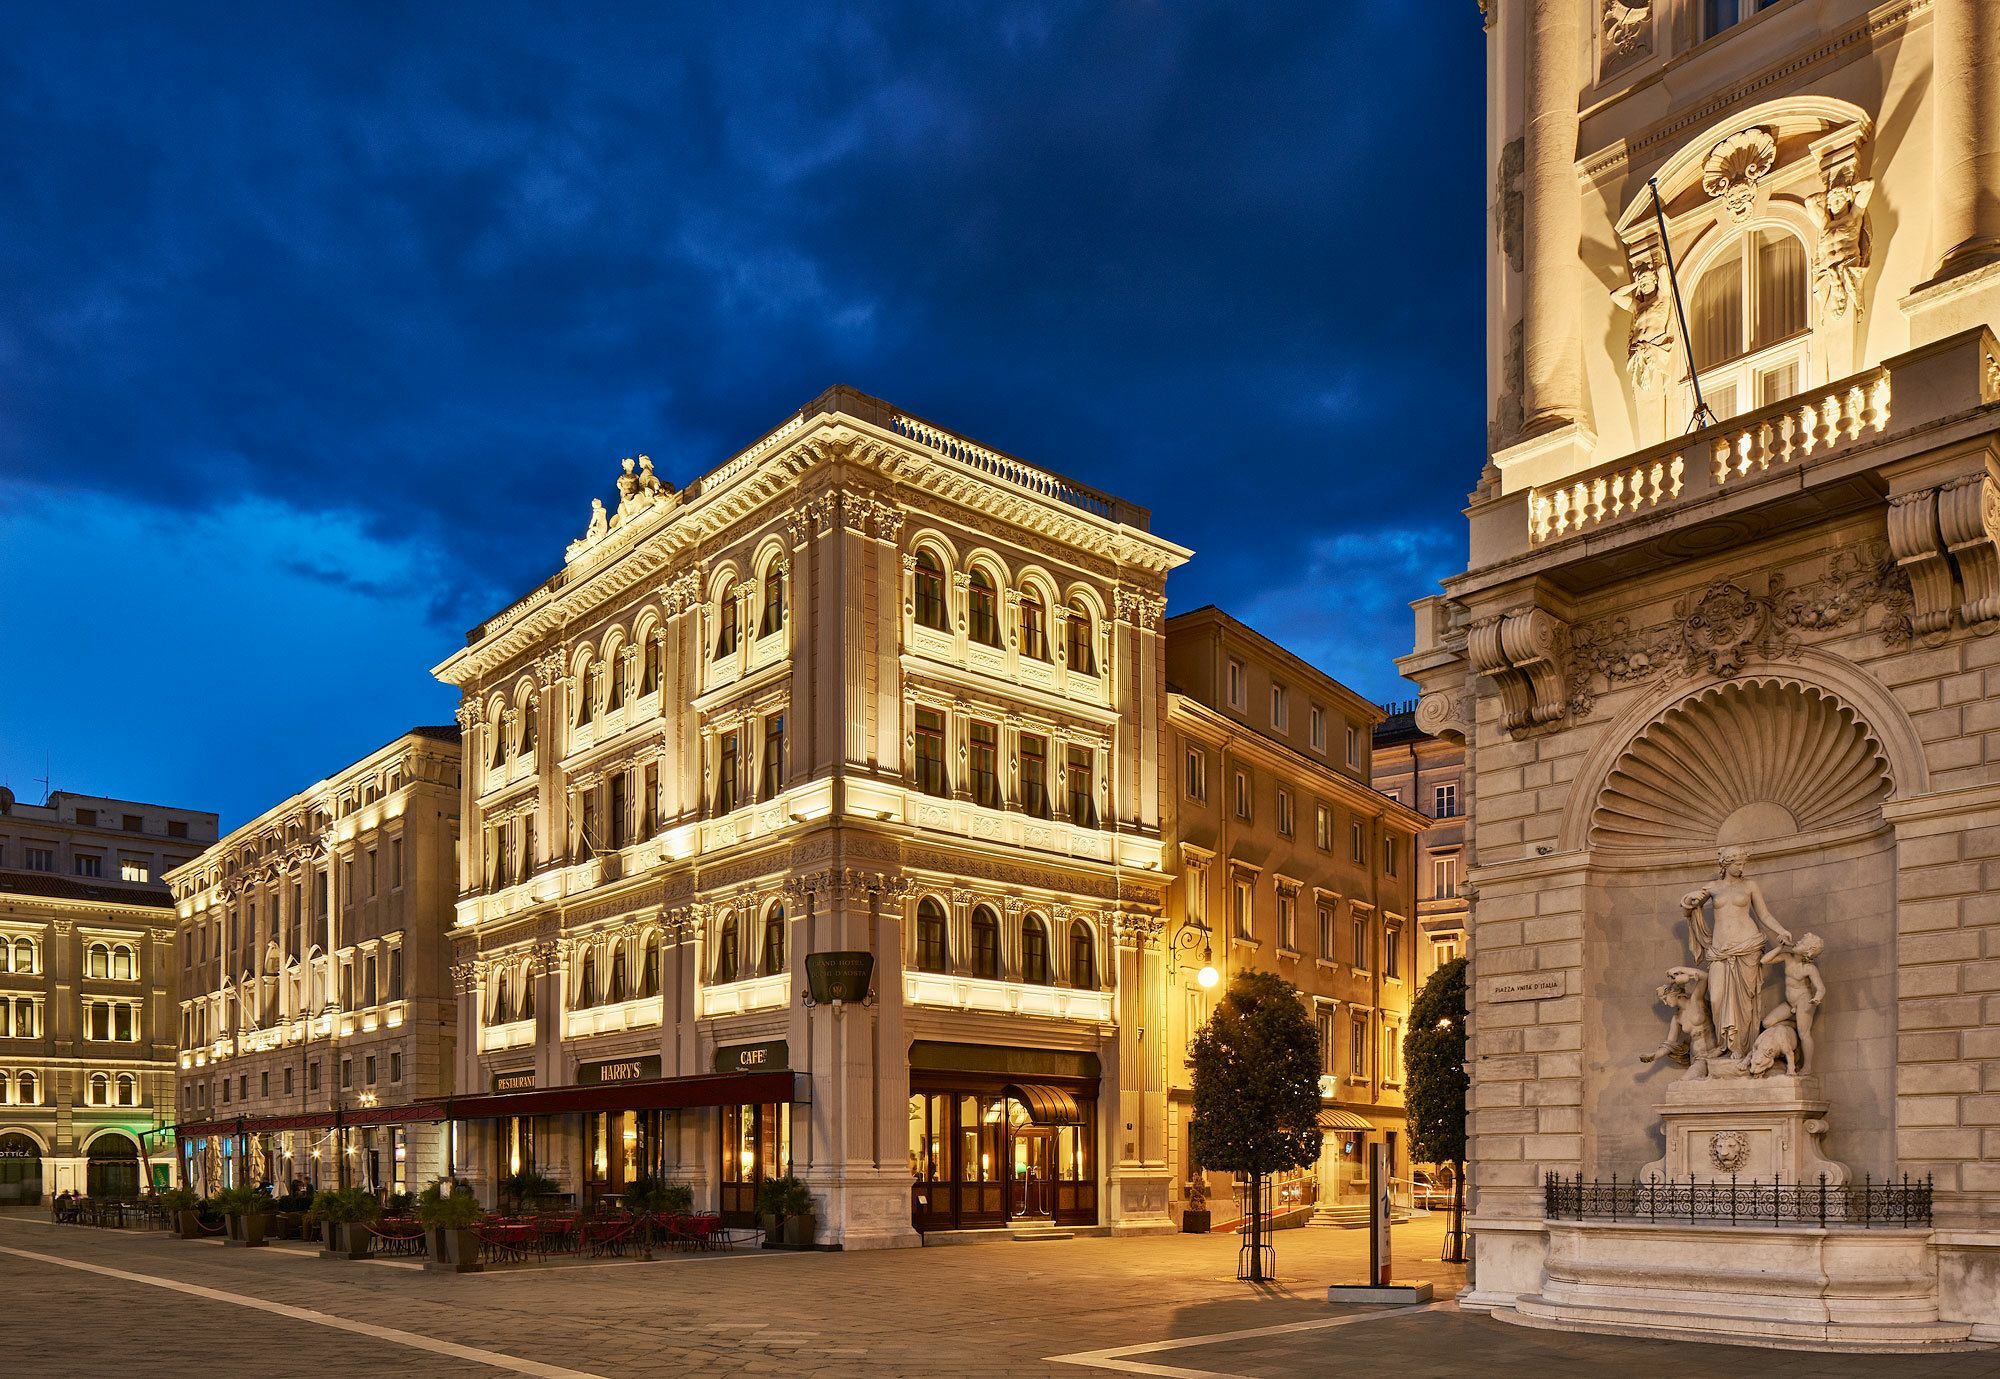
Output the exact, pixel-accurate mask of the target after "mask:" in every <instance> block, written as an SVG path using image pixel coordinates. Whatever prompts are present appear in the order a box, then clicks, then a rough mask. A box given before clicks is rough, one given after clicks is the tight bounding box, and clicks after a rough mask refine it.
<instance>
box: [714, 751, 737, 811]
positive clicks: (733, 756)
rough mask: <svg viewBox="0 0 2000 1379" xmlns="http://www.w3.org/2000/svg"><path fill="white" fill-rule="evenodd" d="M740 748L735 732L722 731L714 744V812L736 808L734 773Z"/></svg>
mask: <svg viewBox="0 0 2000 1379" xmlns="http://www.w3.org/2000/svg"><path fill="white" fill-rule="evenodd" d="M741 757H742V750H741V747H740V745H739V743H738V741H737V737H736V734H735V733H724V734H723V735H722V738H721V740H720V741H719V742H718V743H717V746H716V764H715V812H716V813H717V814H727V813H729V812H730V811H731V810H733V809H735V808H736V773H737V771H738V770H739V769H741V768H740V766H739V762H740V760H741Z"/></svg>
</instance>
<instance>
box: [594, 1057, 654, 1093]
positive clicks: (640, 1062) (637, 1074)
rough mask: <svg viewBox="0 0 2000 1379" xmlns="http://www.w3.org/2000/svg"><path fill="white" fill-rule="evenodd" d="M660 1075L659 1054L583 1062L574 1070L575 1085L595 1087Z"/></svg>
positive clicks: (638, 1080) (642, 1079) (641, 1080)
mask: <svg viewBox="0 0 2000 1379" xmlns="http://www.w3.org/2000/svg"><path fill="white" fill-rule="evenodd" d="M659 1075H660V1056H659V1055H658V1054H651V1055H649V1056H647V1057H645V1058H613V1059H610V1060H608V1061H606V1062H603V1063H584V1064H581V1065H579V1066H578V1068H577V1070H576V1081H577V1085H578V1086H581V1087H595V1086H598V1085H600V1084H602V1083H606V1082H643V1081H645V1080H646V1079H647V1078H649V1077H658V1076H659Z"/></svg>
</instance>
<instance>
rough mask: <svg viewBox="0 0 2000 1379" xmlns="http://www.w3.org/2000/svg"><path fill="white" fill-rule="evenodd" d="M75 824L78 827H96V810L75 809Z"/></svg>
mask: <svg viewBox="0 0 2000 1379" xmlns="http://www.w3.org/2000/svg"><path fill="white" fill-rule="evenodd" d="M76 826H77V827H78V828H96V827H97V811H96V810H95V809H79V810H77V811H76Z"/></svg>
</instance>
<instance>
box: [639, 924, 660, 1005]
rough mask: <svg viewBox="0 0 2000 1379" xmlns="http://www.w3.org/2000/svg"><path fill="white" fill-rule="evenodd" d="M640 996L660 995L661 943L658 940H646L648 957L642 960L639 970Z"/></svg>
mask: <svg viewBox="0 0 2000 1379" xmlns="http://www.w3.org/2000/svg"><path fill="white" fill-rule="evenodd" d="M639 994H640V995H641V996H657V995H659V994H660V941H659V940H658V939H656V938H649V939H647V940H646V955H645V957H644V958H643V959H641V966H640V969H639Z"/></svg>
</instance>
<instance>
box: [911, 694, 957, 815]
mask: <svg viewBox="0 0 2000 1379" xmlns="http://www.w3.org/2000/svg"><path fill="white" fill-rule="evenodd" d="M915 737H916V757H917V759H916V768H917V789H919V790H921V791H923V792H924V793H925V794H926V795H946V794H949V793H951V781H950V779H949V778H948V777H947V776H946V775H945V769H944V715H943V714H941V713H939V712H937V711H936V710H935V709H918V710H917V720H916V729H915Z"/></svg>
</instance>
